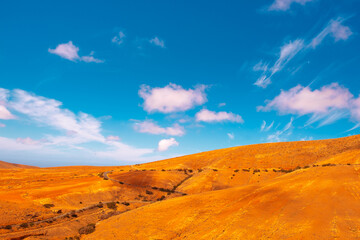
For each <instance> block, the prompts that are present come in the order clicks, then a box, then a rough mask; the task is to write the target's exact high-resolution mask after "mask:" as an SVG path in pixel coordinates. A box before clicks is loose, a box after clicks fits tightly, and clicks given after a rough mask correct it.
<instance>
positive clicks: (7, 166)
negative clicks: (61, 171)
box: [0, 161, 38, 169]
mask: <svg viewBox="0 0 360 240" xmlns="http://www.w3.org/2000/svg"><path fill="white" fill-rule="evenodd" d="M14 168H23V169H32V168H38V167H34V166H29V165H23V164H16V163H9V162H4V161H0V169H14Z"/></svg>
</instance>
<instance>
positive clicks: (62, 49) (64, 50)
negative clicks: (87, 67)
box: [48, 41, 104, 63]
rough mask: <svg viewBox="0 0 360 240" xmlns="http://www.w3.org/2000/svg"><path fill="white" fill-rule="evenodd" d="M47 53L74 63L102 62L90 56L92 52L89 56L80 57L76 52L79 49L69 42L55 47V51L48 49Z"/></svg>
mask: <svg viewBox="0 0 360 240" xmlns="http://www.w3.org/2000/svg"><path fill="white" fill-rule="evenodd" d="M48 51H49V53H51V54H55V55H58V56H60V57H62V58H65V59H67V60H70V61H73V62H76V61H83V62H88V63H89V62H95V63H102V62H104V61H103V60H100V59H96V58H94V57H93V56H92V55H93V54H94V52H91V53H90V55H89V56H82V57H80V56H79V54H78V52H79V48H78V47H77V46H75V45H74V44H73V43H72V41H69V42H68V43H62V44H59V45H57V46H56V48H55V49H50V48H49V49H48Z"/></svg>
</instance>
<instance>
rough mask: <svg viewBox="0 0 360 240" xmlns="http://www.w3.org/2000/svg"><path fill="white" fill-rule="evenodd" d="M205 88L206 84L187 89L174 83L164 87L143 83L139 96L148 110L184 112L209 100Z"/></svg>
mask: <svg viewBox="0 0 360 240" xmlns="http://www.w3.org/2000/svg"><path fill="white" fill-rule="evenodd" d="M205 89H206V86H205V85H199V86H197V87H195V88H194V89H187V90H186V89H184V88H182V87H181V86H179V85H176V84H172V83H170V84H169V85H167V86H165V87H163V88H159V87H156V88H151V87H149V86H147V85H142V86H141V87H140V90H139V96H140V97H141V98H143V99H144V104H143V108H144V110H145V111H147V112H161V113H173V112H183V111H186V110H189V109H191V108H193V107H195V106H197V105H202V104H204V103H205V102H206V101H207V99H206V94H205Z"/></svg>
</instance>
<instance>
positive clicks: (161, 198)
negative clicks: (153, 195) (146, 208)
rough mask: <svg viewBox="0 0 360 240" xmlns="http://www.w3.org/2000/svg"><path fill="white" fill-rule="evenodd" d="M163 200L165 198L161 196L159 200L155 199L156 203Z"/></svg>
mask: <svg viewBox="0 0 360 240" xmlns="http://www.w3.org/2000/svg"><path fill="white" fill-rule="evenodd" d="M164 199H165V196H161V197H160V198H158V199H156V201H162V200H164Z"/></svg>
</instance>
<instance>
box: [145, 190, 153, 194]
mask: <svg viewBox="0 0 360 240" xmlns="http://www.w3.org/2000/svg"><path fill="white" fill-rule="evenodd" d="M146 194H148V195H153V194H154V193H153V192H152V191H149V190H146Z"/></svg>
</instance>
